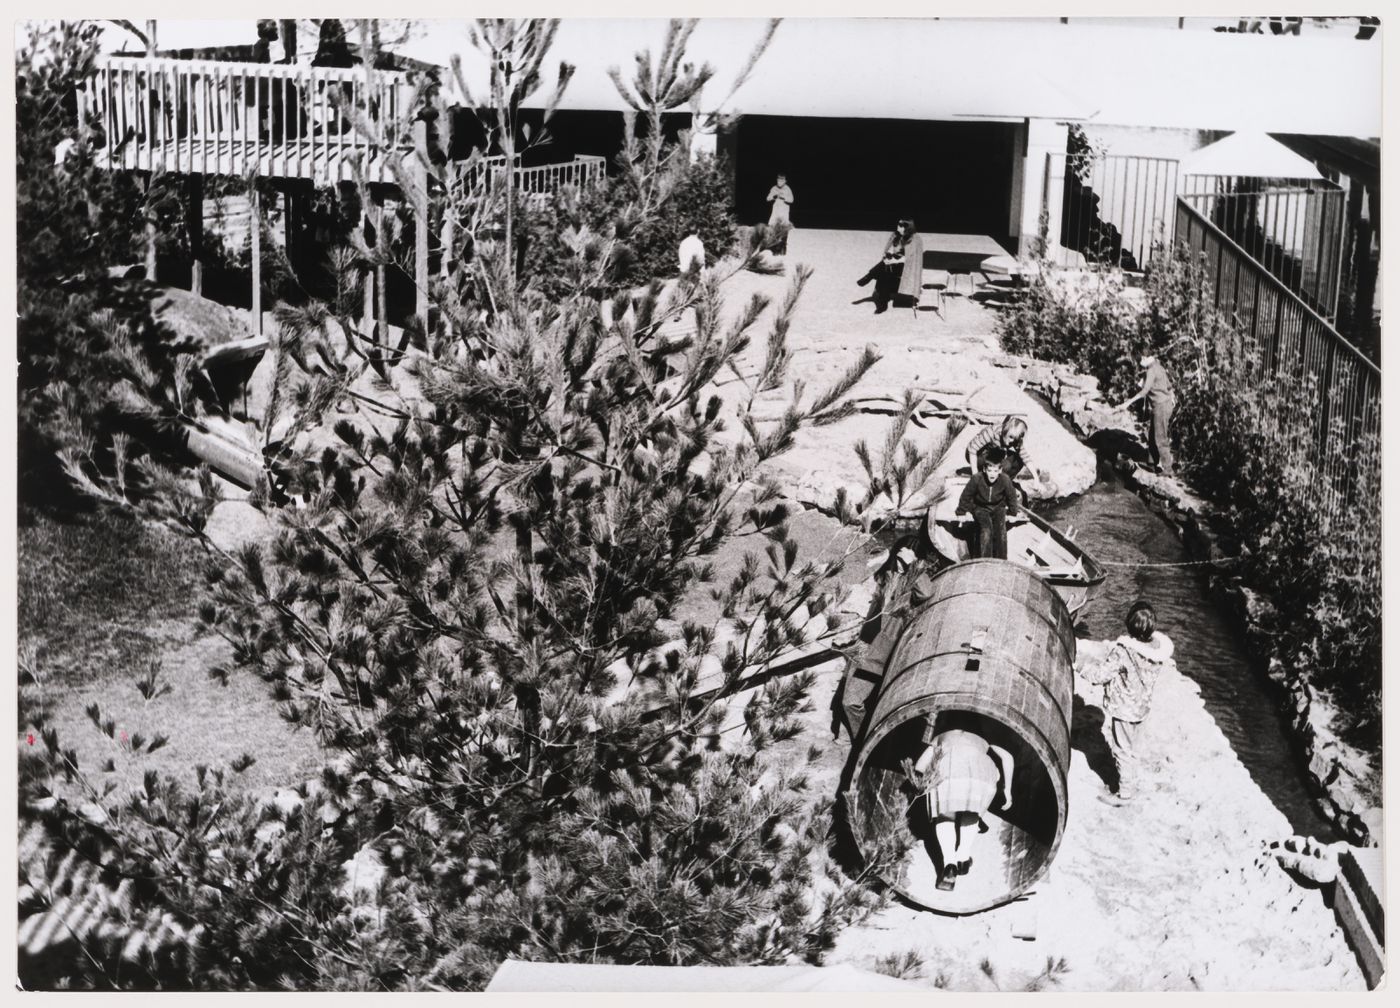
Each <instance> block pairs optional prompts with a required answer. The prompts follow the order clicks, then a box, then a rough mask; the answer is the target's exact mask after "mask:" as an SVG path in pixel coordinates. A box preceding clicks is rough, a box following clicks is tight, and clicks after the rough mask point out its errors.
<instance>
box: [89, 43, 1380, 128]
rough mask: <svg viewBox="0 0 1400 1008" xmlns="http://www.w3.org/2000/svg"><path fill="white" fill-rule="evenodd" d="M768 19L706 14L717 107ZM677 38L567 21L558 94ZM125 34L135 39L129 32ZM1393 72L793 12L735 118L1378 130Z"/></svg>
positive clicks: (477, 77)
mask: <svg viewBox="0 0 1400 1008" xmlns="http://www.w3.org/2000/svg"><path fill="white" fill-rule="evenodd" d="M410 25H411V29H410V30H409V35H410V38H409V39H408V40H407V41H406V42H404V43H403V44H400V45H396V46H395V47H394V49H395V51H396V52H399V53H401V54H402V55H404V56H409V57H413V58H416V59H419V60H423V61H425V62H430V63H435V64H438V65H442V66H446V65H448V63H450V61H451V58H452V56H453V55H457V54H460V55H461V56H462V57H463V64H464V67H463V69H464V72H465V74H466V77H467V80H468V84H469V85H470V86H471V87H473V88H480V87H481V85H482V84H483V83H484V78H485V69H484V60H483V59H482V58H481V57H480V55H479V54H477V53H476V51H475V50H473V49H472V47H471V45H470V43H469V42H468V38H467V23H466V22H465V21H461V20H424V21H415V22H411V23H410ZM764 25H765V22H764V21H763V20H762V19H759V18H714V19H705V20H703V21H702V22H701V23H700V26H699V28H697V30H696V31H695V34H694V36H693V37H692V39H691V45H690V46H689V49H688V53H687V56H688V58H689V60H691V61H692V62H695V63H701V62H709V63H710V64H712V65H713V66H714V67H715V69H716V71H717V74H716V77H715V80H714V82H713V83H711V85H710V86H709V87H708V88H707V89H706V93H705V95H704V99H705V102H706V103H707V104H709V105H711V106H713V105H716V104H719V102H720V101H721V100H722V99H723V98H724V97H725V95H726V94H727V93H728V91H729V86H730V84H731V83H732V82H733V80H734V78H735V76H736V75H737V74H738V72H739V71H740V69H741V68H742V66H743V64H744V61H745V59H746V58H747V56H748V54H749V52H750V50H751V49H752V48H753V45H754V43H755V42H757V41H758V39H759V38H760V37H761V36H762V34H763V30H764ZM665 33H666V21H665V20H663V19H661V18H566V19H564V21H563V22H562V24H561V25H560V28H559V33H558V36H557V39H556V43H555V47H554V50H553V51H552V52H551V54H550V57H549V64H548V66H547V67H546V71H547V74H546V87H548V86H549V84H551V83H552V82H553V77H554V71H555V70H556V69H557V67H558V64H559V62H560V61H566V62H569V63H572V64H573V65H574V66H576V67H577V73H576V74H575V76H574V79H573V82H572V83H571V84H570V85H569V89H568V91H567V93H566V95H565V98H564V103H563V107H564V108H572V109H600V110H620V109H622V108H623V107H624V106H623V103H622V100H621V99H620V98H619V97H618V95H617V93H616V91H615V90H614V88H613V85H612V83H611V81H609V80H608V76H607V70H608V68H609V67H610V66H617V67H619V68H620V69H621V70H622V72H623V75H624V77H626V76H628V75H629V74H630V72H631V71H632V68H633V66H634V63H633V56H634V54H635V53H636V52H638V51H639V50H641V49H650V50H651V52H652V53H653V54H657V53H659V52H660V50H661V47H662V44H663V41H664V39H665ZM111 34H112V36H113V38H118V37H121V36H126V38H127V39H129V38H130V36H129V35H127V34H126V33H125V32H121V31H120V30H119V29H113V30H112V32H111ZM256 39H257V31H256V23H255V22H253V21H249V20H243V21H238V20H222V21H214V20H206V21H179V20H165V19H162V20H161V22H160V29H159V41H160V47H161V48H162V49H168V48H169V49H173V48H188V47H196V46H209V45H229V44H239V43H242V44H251V43H252V42H254V41H256ZM1381 65H1382V63H1381V47H1380V44H1379V41H1378V40H1376V39H1372V40H1370V41H1358V40H1356V39H1354V38H1351V37H1349V35H1348V34H1347V33H1345V32H1310V33H1309V34H1307V35H1304V36H1300V37H1276V36H1273V35H1267V34H1266V35H1257V34H1231V33H1218V32H1211V31H1178V30H1175V29H1173V28H1171V27H1168V26H1156V27H1143V26H1141V25H1137V24H1135V22H1133V21H1132V19H1125V20H1122V21H1120V22H1116V23H1115V22H1108V23H1103V22H1098V23H1092V24H1085V23H1074V19H1071V23H1070V24H1067V25H1062V24H1060V23H1059V22H1058V21H1057V20H1056V19H1053V18H1047V19H1036V20H1019V19H1000V20H999V19H996V18H982V19H970V18H963V19H958V18H879V17H874V18H788V19H786V20H785V21H784V22H783V23H782V25H781V26H780V27H779V28H778V31H777V34H776V35H775V36H774V39H773V43H772V46H771V47H770V48H769V50H768V52H767V53H766V54H765V56H764V57H763V60H762V61H761V62H760V64H759V67H758V70H757V71H756V72H755V74H754V76H753V78H752V79H751V80H750V81H749V82H748V83H747V84H745V85H744V87H743V88H742V89H741V90H740V91H739V92H738V94H737V95H736V96H735V98H734V100H733V101H732V102H731V103H730V107H728V108H725V109H723V111H736V112H743V113H748V114H752V115H781V116H827V117H834V118H846V117H849V118H872V119H923V120H931V119H933V120H956V119H991V120H1003V121H1016V120H1021V119H1037V118H1040V119H1054V120H1058V121H1073V120H1087V121H1091V122H1094V123H1100V124H1104V125H1124V126H1148V127H1170V128H1181V129H1213V130H1254V131H1260V132H1267V133H1307V134H1314V135H1328V136H1357V137H1377V136H1379V135H1380V124H1381ZM540 97H541V100H542V99H543V92H542V93H541V95H540ZM713 110H714V109H713V107H711V108H706V109H705V111H713ZM682 111H683V110H682Z"/></svg>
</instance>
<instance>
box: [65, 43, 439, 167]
mask: <svg viewBox="0 0 1400 1008" xmlns="http://www.w3.org/2000/svg"><path fill="white" fill-rule="evenodd" d="M412 97H413V89H412V86H411V85H410V84H409V83H408V78H407V75H406V74H403V73H400V72H396V71H384V70H379V71H375V72H374V73H373V74H371V75H370V78H369V80H366V76H365V72H364V70H363V69H362V68H354V67H351V68H334V67H310V66H295V65H289V66H284V65H280V64H270V63H224V62H216V61H213V60H179V59H168V58H135V59H133V58H124V57H115V56H113V57H107V58H105V59H103V60H102V61H100V62H99V64H98V66H97V70H96V73H95V75H94V76H93V78H91V79H90V80H89V81H88V82H87V84H86V86H85V88H84V89H83V90H82V91H81V92H80V98H79V101H80V114H81V115H82V116H83V118H84V120H85V121H86V119H87V118H88V117H89V116H91V117H95V119H96V120H97V121H98V122H99V123H100V124H101V128H102V134H103V135H102V138H101V140H102V146H103V149H104V150H105V154H106V158H107V162H108V164H109V165H110V166H111V167H113V168H125V169H130V170H138V171H174V172H181V173H187V174H204V175H209V174H217V175H235V176H238V175H243V174H246V173H248V172H256V173H257V174H259V175H262V176H264V177H284V178H311V179H316V180H318V181H322V182H327V181H331V182H333V181H348V180H350V179H351V178H353V171H352V170H351V167H350V166H351V164H352V163H353V162H355V161H358V162H359V163H360V165H361V168H362V170H363V171H364V172H365V173H366V178H367V179H368V180H370V181H379V182H387V181H391V176H390V175H389V173H388V172H387V171H386V169H385V165H384V161H385V158H384V155H385V154H386V153H388V148H387V147H386V145H384V144H381V143H377V142H374V141H371V140H370V139H369V138H368V137H366V136H365V135H364V133H363V132H362V131H360V130H358V129H356V128H355V127H354V126H353V125H352V124H351V122H350V120H349V118H348V117H347V115H346V113H345V112H344V111H343V110H344V109H347V108H349V107H352V106H358V107H362V108H365V109H367V110H369V113H370V115H371V117H372V118H373V119H374V120H375V121H377V122H381V123H398V122H403V121H404V119H405V118H406V117H407V114H408V113H409V112H410V108H409V104H410V102H411V101H412ZM401 132H402V133H403V136H402V137H401V139H400V140H399V141H396V142H394V145H393V149H394V150H396V151H403V150H406V149H408V148H409V146H410V145H411V140H410V139H409V137H408V136H407V131H406V130H404V131H401Z"/></svg>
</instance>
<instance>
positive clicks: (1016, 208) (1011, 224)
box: [1006, 120, 1026, 248]
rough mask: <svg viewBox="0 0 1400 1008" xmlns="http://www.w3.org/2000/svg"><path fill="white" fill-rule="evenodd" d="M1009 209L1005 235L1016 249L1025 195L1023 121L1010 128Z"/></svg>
mask: <svg viewBox="0 0 1400 1008" xmlns="http://www.w3.org/2000/svg"><path fill="white" fill-rule="evenodd" d="M1011 145H1012V146H1011V208H1010V215H1009V216H1010V220H1009V221H1008V222H1007V225H1006V233H1007V234H1008V235H1010V236H1011V241H1012V243H1013V245H1016V246H1017V247H1018V248H1019V246H1020V241H1021V207H1022V205H1023V204H1024V202H1025V197H1026V194H1025V192H1024V190H1025V187H1026V123H1025V121H1024V120H1022V121H1021V122H1018V123H1016V124H1015V125H1014V126H1012V127H1011Z"/></svg>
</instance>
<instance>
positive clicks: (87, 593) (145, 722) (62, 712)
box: [19, 515, 322, 787]
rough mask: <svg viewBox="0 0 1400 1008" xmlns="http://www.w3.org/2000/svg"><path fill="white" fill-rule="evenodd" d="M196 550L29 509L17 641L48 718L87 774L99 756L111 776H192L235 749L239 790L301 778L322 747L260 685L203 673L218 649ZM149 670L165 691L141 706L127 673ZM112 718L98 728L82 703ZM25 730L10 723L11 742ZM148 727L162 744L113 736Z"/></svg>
mask: <svg viewBox="0 0 1400 1008" xmlns="http://www.w3.org/2000/svg"><path fill="white" fill-rule="evenodd" d="M204 568H205V560H204V555H203V553H202V552H201V551H200V549H199V547H198V546H197V545H195V544H194V543H191V542H188V541H186V540H185V539H183V538H181V537H180V536H179V535H177V534H176V533H174V532H171V531H168V530H165V529H163V528H158V527H154V526H150V525H146V524H143V523H140V522H136V521H131V520H129V519H125V518H121V517H115V516H109V515H85V516H81V517H79V518H76V519H73V520H71V521H65V522H59V521H55V520H53V519H50V518H47V517H44V516H37V517H32V519H31V520H29V521H28V522H26V523H23V524H21V526H20V528H19V643H20V651H21V655H23V656H25V657H26V658H27V659H28V663H29V665H30V667H31V668H32V669H33V670H34V672H35V673H36V678H37V679H38V681H39V688H38V690H37V691H36V692H37V693H38V695H39V697H40V698H41V703H42V704H43V707H44V710H45V711H46V713H47V720H48V723H49V724H51V725H52V726H54V727H55V728H57V729H58V733H59V738H60V740H61V741H62V743H63V745H64V746H66V747H71V748H73V749H74V750H76V752H77V754H78V761H79V765H80V767H81V768H82V769H83V770H84V771H85V772H87V773H88V774H90V775H92V776H93V777H94V782H97V781H98V780H99V779H100V778H102V777H103V775H104V774H103V771H102V767H103V766H104V765H105V764H106V762H107V761H108V760H109V759H110V760H112V761H113V763H114V764H115V770H113V771H108V773H109V774H115V775H117V777H118V783H120V784H129V785H131V786H135V785H138V784H139V782H140V780H141V774H142V772H143V771H144V770H146V769H155V770H158V771H160V772H161V773H162V774H168V775H171V776H173V777H174V778H175V779H176V780H180V781H190V782H191V783H192V782H193V774H194V767H195V766H196V765H197V764H201V763H202V764H205V765H208V766H211V767H213V766H221V765H226V764H228V763H229V762H231V761H233V760H235V759H237V758H238V757H239V756H241V755H243V754H244V753H247V754H249V755H251V756H253V757H255V758H256V760H257V762H256V763H254V764H253V766H252V767H251V768H250V769H248V770H247V771H245V773H244V774H243V780H244V782H245V783H246V785H247V786H249V787H265V786H271V785H281V784H285V783H292V782H295V781H298V780H302V779H304V778H306V777H308V776H310V775H312V774H314V773H315V772H316V771H317V770H318V769H319V767H320V765H321V762H322V750H321V748H320V746H319V745H318V744H317V743H316V741H315V739H314V738H313V737H312V736H311V735H310V733H308V732H305V731H293V730H292V728H291V727H290V726H289V725H288V724H287V723H286V722H285V721H283V720H282V719H281V718H280V717H279V716H278V714H277V710H276V705H275V704H274V703H273V702H272V701H271V700H270V699H269V698H268V696H267V693H266V690H265V688H264V686H263V684H262V683H261V682H260V681H258V680H257V679H256V678H255V677H254V676H252V675H251V674H248V673H240V672H237V671H235V672H234V673H233V674H232V675H230V677H229V685H228V686H227V687H224V686H220V685H218V683H216V682H214V681H213V680H211V679H210V678H209V677H208V675H207V671H208V669H209V668H211V667H212V666H214V665H216V664H221V663H226V662H227V661H228V660H229V657H230V648H229V646H228V645H227V644H226V643H225V642H224V641H223V640H222V639H221V638H219V637H218V636H216V635H213V634H210V633H208V632H207V631H206V630H205V629H204V628H203V626H202V625H201V624H200V623H199V620H198V616H197V614H196V607H197V606H198V604H199V599H200V597H201V595H202V592H203V580H204V579H203V572H204ZM152 667H155V668H158V669H159V675H158V679H157V683H158V688H159V685H160V684H163V685H165V686H168V687H169V688H168V690H167V691H165V692H163V693H160V694H159V695H154V696H152V697H151V698H150V699H149V700H148V699H146V698H145V697H143V696H142V693H141V692H140V691H139V690H138V689H137V685H136V684H137V681H138V680H139V679H140V678H142V677H143V676H146V675H147V674H148V673H149V671H150V670H151V669H152ZM90 704H97V705H98V707H99V708H100V709H101V711H102V715H103V717H104V718H111V719H112V720H113V721H114V722H115V732H116V739H115V740H114V739H110V738H108V737H107V736H106V735H104V734H102V733H100V732H99V731H98V730H97V728H96V727H94V726H93V724H92V722H91V721H90V720H89V719H88V717H87V715H86V713H85V710H86V708H87V707H88V706H89V705H90ZM30 729H31V726H30V725H28V724H23V725H21V726H20V731H21V737H20V739H19V743H20V745H21V746H23V745H26V744H27V738H26V736H27V734H28V732H29V731H30ZM123 732H125V733H126V734H127V735H128V737H129V736H132V735H136V734H138V733H139V734H140V735H143V736H145V737H146V738H150V737H151V736H152V735H155V734H160V735H165V736H166V737H168V738H169V743H168V744H167V745H166V746H165V747H164V748H162V749H159V750H157V751H156V752H154V753H152V754H150V755H142V756H133V755H132V754H131V753H130V751H129V747H127V746H123V744H122V741H121V737H122V733H123Z"/></svg>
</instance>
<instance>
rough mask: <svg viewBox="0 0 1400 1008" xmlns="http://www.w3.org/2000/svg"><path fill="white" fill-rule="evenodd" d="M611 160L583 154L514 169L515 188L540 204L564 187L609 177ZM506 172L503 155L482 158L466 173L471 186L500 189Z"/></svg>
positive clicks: (588, 183) (580, 186)
mask: <svg viewBox="0 0 1400 1008" xmlns="http://www.w3.org/2000/svg"><path fill="white" fill-rule="evenodd" d="M607 168H608V159H607V158H605V157H600V156H598V155H595V154H580V155H578V156H576V157H575V158H574V159H573V160H571V161H563V162H560V163H558V164H547V165H536V166H534V167H531V168H521V167H517V168H516V169H515V187H516V190H517V191H518V192H522V193H525V194H526V195H527V196H528V197H529V198H530V200H531V202H533V203H540V202H542V201H544V200H546V199H548V198H549V197H550V196H551V195H553V194H554V193H556V192H558V191H559V190H560V189H561V188H562V187H564V186H574V187H576V188H579V189H582V188H585V187H587V186H590V185H594V184H595V183H597V182H600V181H601V180H602V179H603V178H604V177H605V176H606V175H607ZM505 171H506V158H505V156H504V155H500V154H498V155H493V156H491V157H485V158H481V159H480V160H479V161H476V162H474V163H472V164H471V166H470V167H469V168H468V169H467V171H466V172H465V176H466V179H467V181H468V182H469V183H475V182H484V183H485V184H486V185H487V186H491V187H494V186H497V185H499V184H500V182H501V179H502V178H503V177H504V175H505Z"/></svg>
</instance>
